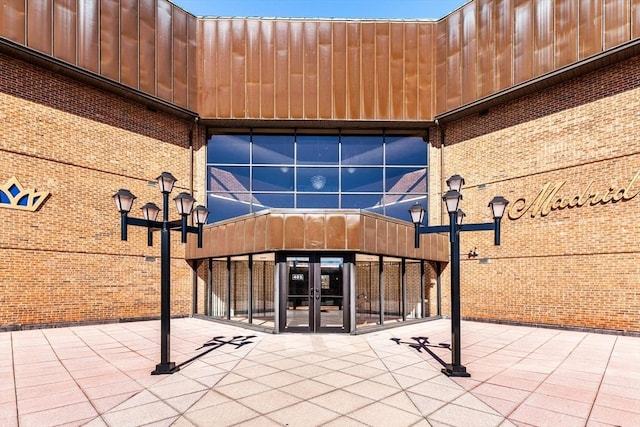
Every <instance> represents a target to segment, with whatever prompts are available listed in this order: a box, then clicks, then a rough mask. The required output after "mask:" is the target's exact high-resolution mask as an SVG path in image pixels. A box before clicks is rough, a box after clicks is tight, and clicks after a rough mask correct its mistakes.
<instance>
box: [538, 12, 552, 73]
mask: <svg viewBox="0 0 640 427" xmlns="http://www.w3.org/2000/svg"><path fill="white" fill-rule="evenodd" d="M553 3H554V2H553V0H537V1H536V2H534V4H533V14H534V22H535V25H534V28H533V55H534V56H533V75H535V76H539V75H541V74H544V73H548V72H549V71H552V70H553V68H554V49H553V42H554V35H555V34H554V30H553V23H554V8H553Z"/></svg>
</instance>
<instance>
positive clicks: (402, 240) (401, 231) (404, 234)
mask: <svg viewBox="0 0 640 427" xmlns="http://www.w3.org/2000/svg"><path fill="white" fill-rule="evenodd" d="M409 232H411V235H409ZM397 239H398V243H397V245H398V252H397V253H398V256H401V257H407V256H409V255H411V254H412V251H411V250H410V249H413V243H414V242H413V227H406V226H398V232H397ZM409 242H411V247H409Z"/></svg>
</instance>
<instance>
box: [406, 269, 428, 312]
mask: <svg viewBox="0 0 640 427" xmlns="http://www.w3.org/2000/svg"><path fill="white" fill-rule="evenodd" d="M420 265H421V263H420V261H416V260H407V261H406V263H405V286H406V290H405V294H406V298H407V308H406V313H407V319H420V318H422V317H424V315H423V311H424V306H425V305H426V304H423V291H422V280H421V273H420V272H421V267H420ZM424 298H425V299H426V298H427V296H426V295H425V296H424ZM425 303H427V304H428V301H425Z"/></svg>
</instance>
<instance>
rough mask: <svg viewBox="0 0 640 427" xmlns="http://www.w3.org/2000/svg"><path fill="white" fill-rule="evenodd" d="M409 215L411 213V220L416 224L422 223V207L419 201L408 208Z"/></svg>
mask: <svg viewBox="0 0 640 427" xmlns="http://www.w3.org/2000/svg"><path fill="white" fill-rule="evenodd" d="M409 215H411V222H413V223H414V224H416V225H417V224H422V220H423V219H424V208H423V207H422V205H421V204H420V203H416V204H415V205H413V206H411V208H409Z"/></svg>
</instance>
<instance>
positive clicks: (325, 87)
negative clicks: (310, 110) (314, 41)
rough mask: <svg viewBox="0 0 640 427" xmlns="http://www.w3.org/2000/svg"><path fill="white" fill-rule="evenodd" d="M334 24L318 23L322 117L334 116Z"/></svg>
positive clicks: (319, 84) (320, 108)
mask: <svg viewBox="0 0 640 427" xmlns="http://www.w3.org/2000/svg"><path fill="white" fill-rule="evenodd" d="M332 48H333V24H332V23H331V22H329V21H323V22H320V23H319V24H318V114H317V116H318V117H319V118H321V119H330V118H332V116H333V102H332V93H333V91H334V90H336V89H335V87H334V86H333V69H334V68H333V49H332Z"/></svg>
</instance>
